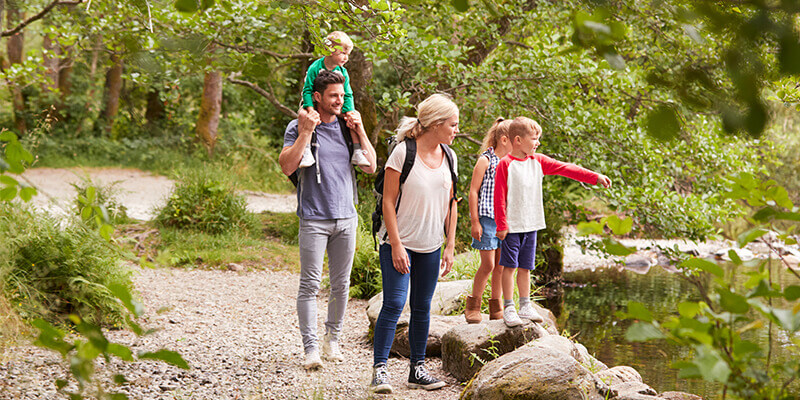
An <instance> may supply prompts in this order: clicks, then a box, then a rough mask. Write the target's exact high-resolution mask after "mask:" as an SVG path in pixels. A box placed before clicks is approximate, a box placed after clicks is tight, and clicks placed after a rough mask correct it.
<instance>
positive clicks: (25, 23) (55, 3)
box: [0, 0, 83, 37]
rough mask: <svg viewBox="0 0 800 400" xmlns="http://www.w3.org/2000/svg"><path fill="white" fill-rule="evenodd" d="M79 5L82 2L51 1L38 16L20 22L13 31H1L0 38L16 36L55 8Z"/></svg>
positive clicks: (69, 0)
mask: <svg viewBox="0 0 800 400" xmlns="http://www.w3.org/2000/svg"><path fill="white" fill-rule="evenodd" d="M81 3H83V0H53V2H51V3H50V4H48V5H47V6H45V7H44V8H43V9H42V11H39V13H38V14H36V15H34V16H32V17H30V18H28V19H26V20H25V21H22V22H21V23H20V24H19V25H17V26H15V27H14V28H13V29H9V30H6V31H3V33H2V34H0V37H6V36H14V35H16V34H17V33H19V32H20V31H21V30H23V29H25V27H26V26H28V25H30V24H31V23H33V22H34V21H37V20H40V19H42V18H43V17H44V16H45V15H47V13H49V12H50V10H52V9H53V8H55V7H56V6H74V5H77V4H81Z"/></svg>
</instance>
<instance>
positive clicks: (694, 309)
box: [678, 301, 700, 318]
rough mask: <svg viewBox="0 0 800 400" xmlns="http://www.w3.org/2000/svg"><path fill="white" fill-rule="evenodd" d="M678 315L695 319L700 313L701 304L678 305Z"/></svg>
mask: <svg viewBox="0 0 800 400" xmlns="http://www.w3.org/2000/svg"><path fill="white" fill-rule="evenodd" d="M678 313H679V314H680V315H681V316H682V317H686V318H694V316H695V315H697V314H699V313H700V304H697V303H695V302H691V301H684V302H682V303H681V304H678Z"/></svg>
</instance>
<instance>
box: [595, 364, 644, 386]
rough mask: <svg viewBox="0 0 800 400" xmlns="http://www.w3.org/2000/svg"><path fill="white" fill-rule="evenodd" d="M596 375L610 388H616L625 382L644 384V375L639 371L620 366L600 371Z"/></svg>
mask: <svg viewBox="0 0 800 400" xmlns="http://www.w3.org/2000/svg"><path fill="white" fill-rule="evenodd" d="M596 375H597V378H598V379H600V380H601V381H603V382H605V383H606V384H607V385H609V386H614V385H618V384H620V383H625V382H638V383H642V382H643V381H642V375H640V374H639V372H638V371H636V370H635V369H633V368H631V367H628V366H624V365H618V366H616V367H612V368H609V369H607V370H604V371H600V372H598V373H597V374H596Z"/></svg>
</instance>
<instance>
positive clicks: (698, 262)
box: [680, 258, 725, 278]
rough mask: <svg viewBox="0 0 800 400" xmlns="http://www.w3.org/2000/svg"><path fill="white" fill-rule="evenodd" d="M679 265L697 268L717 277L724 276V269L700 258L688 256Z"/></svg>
mask: <svg viewBox="0 0 800 400" xmlns="http://www.w3.org/2000/svg"><path fill="white" fill-rule="evenodd" d="M680 265H681V267H686V268H691V269H699V270H701V271H705V272H708V273H710V274H712V275H714V276H717V277H719V278H723V277H724V276H725V271H723V270H722V267H720V266H719V265H717V264H714V263H713V262H711V261H708V260H704V259H702V258H690V259H688V260H686V261H684V262H682V263H681V264H680Z"/></svg>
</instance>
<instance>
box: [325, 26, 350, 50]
mask: <svg viewBox="0 0 800 400" xmlns="http://www.w3.org/2000/svg"><path fill="white" fill-rule="evenodd" d="M325 47H327V48H328V51H330V52H331V53H334V52H335V51H336V50H341V51H344V52H346V51H348V50H353V41H352V40H350V36H347V34H346V33H344V32H342V31H333V32H331V33H329V34H328V36H327V37H326V38H325Z"/></svg>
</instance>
